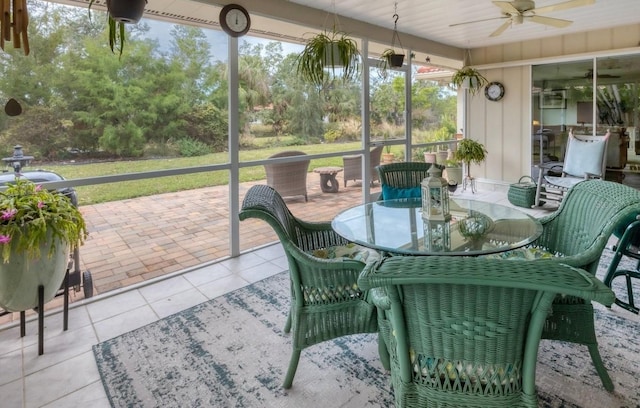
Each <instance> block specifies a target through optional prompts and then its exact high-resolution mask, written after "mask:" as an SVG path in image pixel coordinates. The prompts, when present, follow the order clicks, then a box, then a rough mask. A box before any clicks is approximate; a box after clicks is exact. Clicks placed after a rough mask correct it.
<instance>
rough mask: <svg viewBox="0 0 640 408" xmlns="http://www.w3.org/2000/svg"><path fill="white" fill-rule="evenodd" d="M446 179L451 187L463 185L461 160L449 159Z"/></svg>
mask: <svg viewBox="0 0 640 408" xmlns="http://www.w3.org/2000/svg"><path fill="white" fill-rule="evenodd" d="M445 166H446V167H445V169H444V171H445V178H446V179H447V181H448V182H449V184H450V185H456V186H457V185H458V184H461V183H462V163H461V162H460V160H456V159H448V160H447V161H446V163H445Z"/></svg>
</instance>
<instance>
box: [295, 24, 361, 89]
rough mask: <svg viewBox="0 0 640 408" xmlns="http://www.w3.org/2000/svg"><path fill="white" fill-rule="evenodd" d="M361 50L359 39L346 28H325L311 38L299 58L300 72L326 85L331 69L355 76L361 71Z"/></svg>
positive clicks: (342, 75) (337, 74)
mask: <svg viewBox="0 0 640 408" xmlns="http://www.w3.org/2000/svg"><path fill="white" fill-rule="evenodd" d="M359 60H360V51H358V45H357V44H356V42H355V41H354V40H353V39H351V38H349V37H348V36H347V34H346V33H344V32H342V31H336V30H333V31H331V32H327V31H324V32H322V33H320V34H318V35H316V36H314V37H312V38H311V39H309V41H308V42H307V44H306V45H305V47H304V50H302V52H301V53H300V54H299V55H298V57H297V59H296V72H297V74H298V75H300V77H301V78H302V79H304V80H305V81H308V82H311V83H313V84H315V85H318V86H322V85H323V84H324V83H325V81H326V80H327V78H328V77H330V75H329V73H331V74H332V76H333V77H339V78H342V79H343V80H345V81H346V80H353V79H355V78H356V77H357V75H358V73H359V72H360V65H359Z"/></svg>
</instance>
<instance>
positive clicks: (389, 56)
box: [378, 48, 404, 76]
mask: <svg viewBox="0 0 640 408" xmlns="http://www.w3.org/2000/svg"><path fill="white" fill-rule="evenodd" d="M402 64H404V53H403V54H399V53H397V52H396V51H395V50H394V49H392V48H387V49H386V50H384V51H383V52H382V54H380V61H378V69H380V72H381V73H382V76H386V73H387V70H388V69H389V68H402Z"/></svg>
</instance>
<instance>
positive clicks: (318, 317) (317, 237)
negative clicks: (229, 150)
mask: <svg viewBox="0 0 640 408" xmlns="http://www.w3.org/2000/svg"><path fill="white" fill-rule="evenodd" d="M247 218H258V219H261V220H264V221H266V222H267V223H269V225H270V226H271V227H272V228H273V229H274V231H275V232H276V234H277V235H278V238H279V239H280V242H281V243H282V246H283V247H284V251H285V253H286V255H287V261H288V263H289V276H290V278H291V309H290V311H289V317H288V319H287V323H286V325H285V332H287V333H288V332H289V331H292V346H293V353H292V354H291V361H290V363H289V369H288V371H287V374H286V377H285V380H284V385H283V386H284V388H290V387H291V384H292V382H293V377H294V376H295V373H296V369H297V367H298V361H299V359H300V353H301V351H302V349H304V348H306V347H309V346H312V345H314V344H318V343H320V342H323V341H326V340H331V339H334V338H337V337H341V336H345V335H348V334H356V333H375V332H377V331H378V324H377V319H376V309H375V307H374V306H373V305H372V304H371V303H369V302H368V301H367V300H366V299H365V298H366V297H367V293H366V292H364V291H362V290H360V289H359V288H358V286H357V278H358V274H359V273H360V272H361V271H362V269H363V268H364V266H365V263H364V262H362V261H361V260H357V259H355V258H354V259H349V258H346V257H340V258H335V259H330V257H327V256H325V254H326V253H331V250H330V249H331V248H334V249H335V248H338V247H340V246H345V245H347V244H349V242H348V241H346V240H345V239H343V238H342V237H340V236H339V235H338V234H336V233H335V232H334V231H333V229H332V228H331V223H330V222H313V223H312V222H305V221H303V220H300V219H299V218H296V217H294V216H293V214H291V212H290V211H289V209H288V208H287V206H286V204H285V202H284V201H283V200H282V197H280V195H279V194H278V192H277V191H276V190H274V189H273V188H271V187H269V186H265V185H256V186H253V187H251V188H250V189H249V191H248V192H247V195H246V196H245V198H244V201H243V203H242V210H241V211H240V220H246V219H247ZM347 246H348V245H347ZM352 255H353V254H352ZM361 259H365V258H364V257H363V258H361Z"/></svg>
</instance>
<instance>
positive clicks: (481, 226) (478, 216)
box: [456, 211, 493, 241]
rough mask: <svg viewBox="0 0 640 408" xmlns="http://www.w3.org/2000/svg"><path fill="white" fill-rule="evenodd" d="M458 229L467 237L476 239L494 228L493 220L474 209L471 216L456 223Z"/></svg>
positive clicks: (471, 239)
mask: <svg viewBox="0 0 640 408" xmlns="http://www.w3.org/2000/svg"><path fill="white" fill-rule="evenodd" d="M456 225H457V226H458V231H459V232H460V235H462V236H463V237H464V238H465V239H467V240H469V241H474V240H477V239H480V238H482V237H484V236H485V235H487V234H488V233H489V232H490V231H491V229H492V228H493V221H491V218H489V217H487V216H486V215H484V214H482V213H479V212H475V211H472V212H471V214H470V215H469V217H467V218H465V219H463V220H460V221H458V222H457V223H456Z"/></svg>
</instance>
